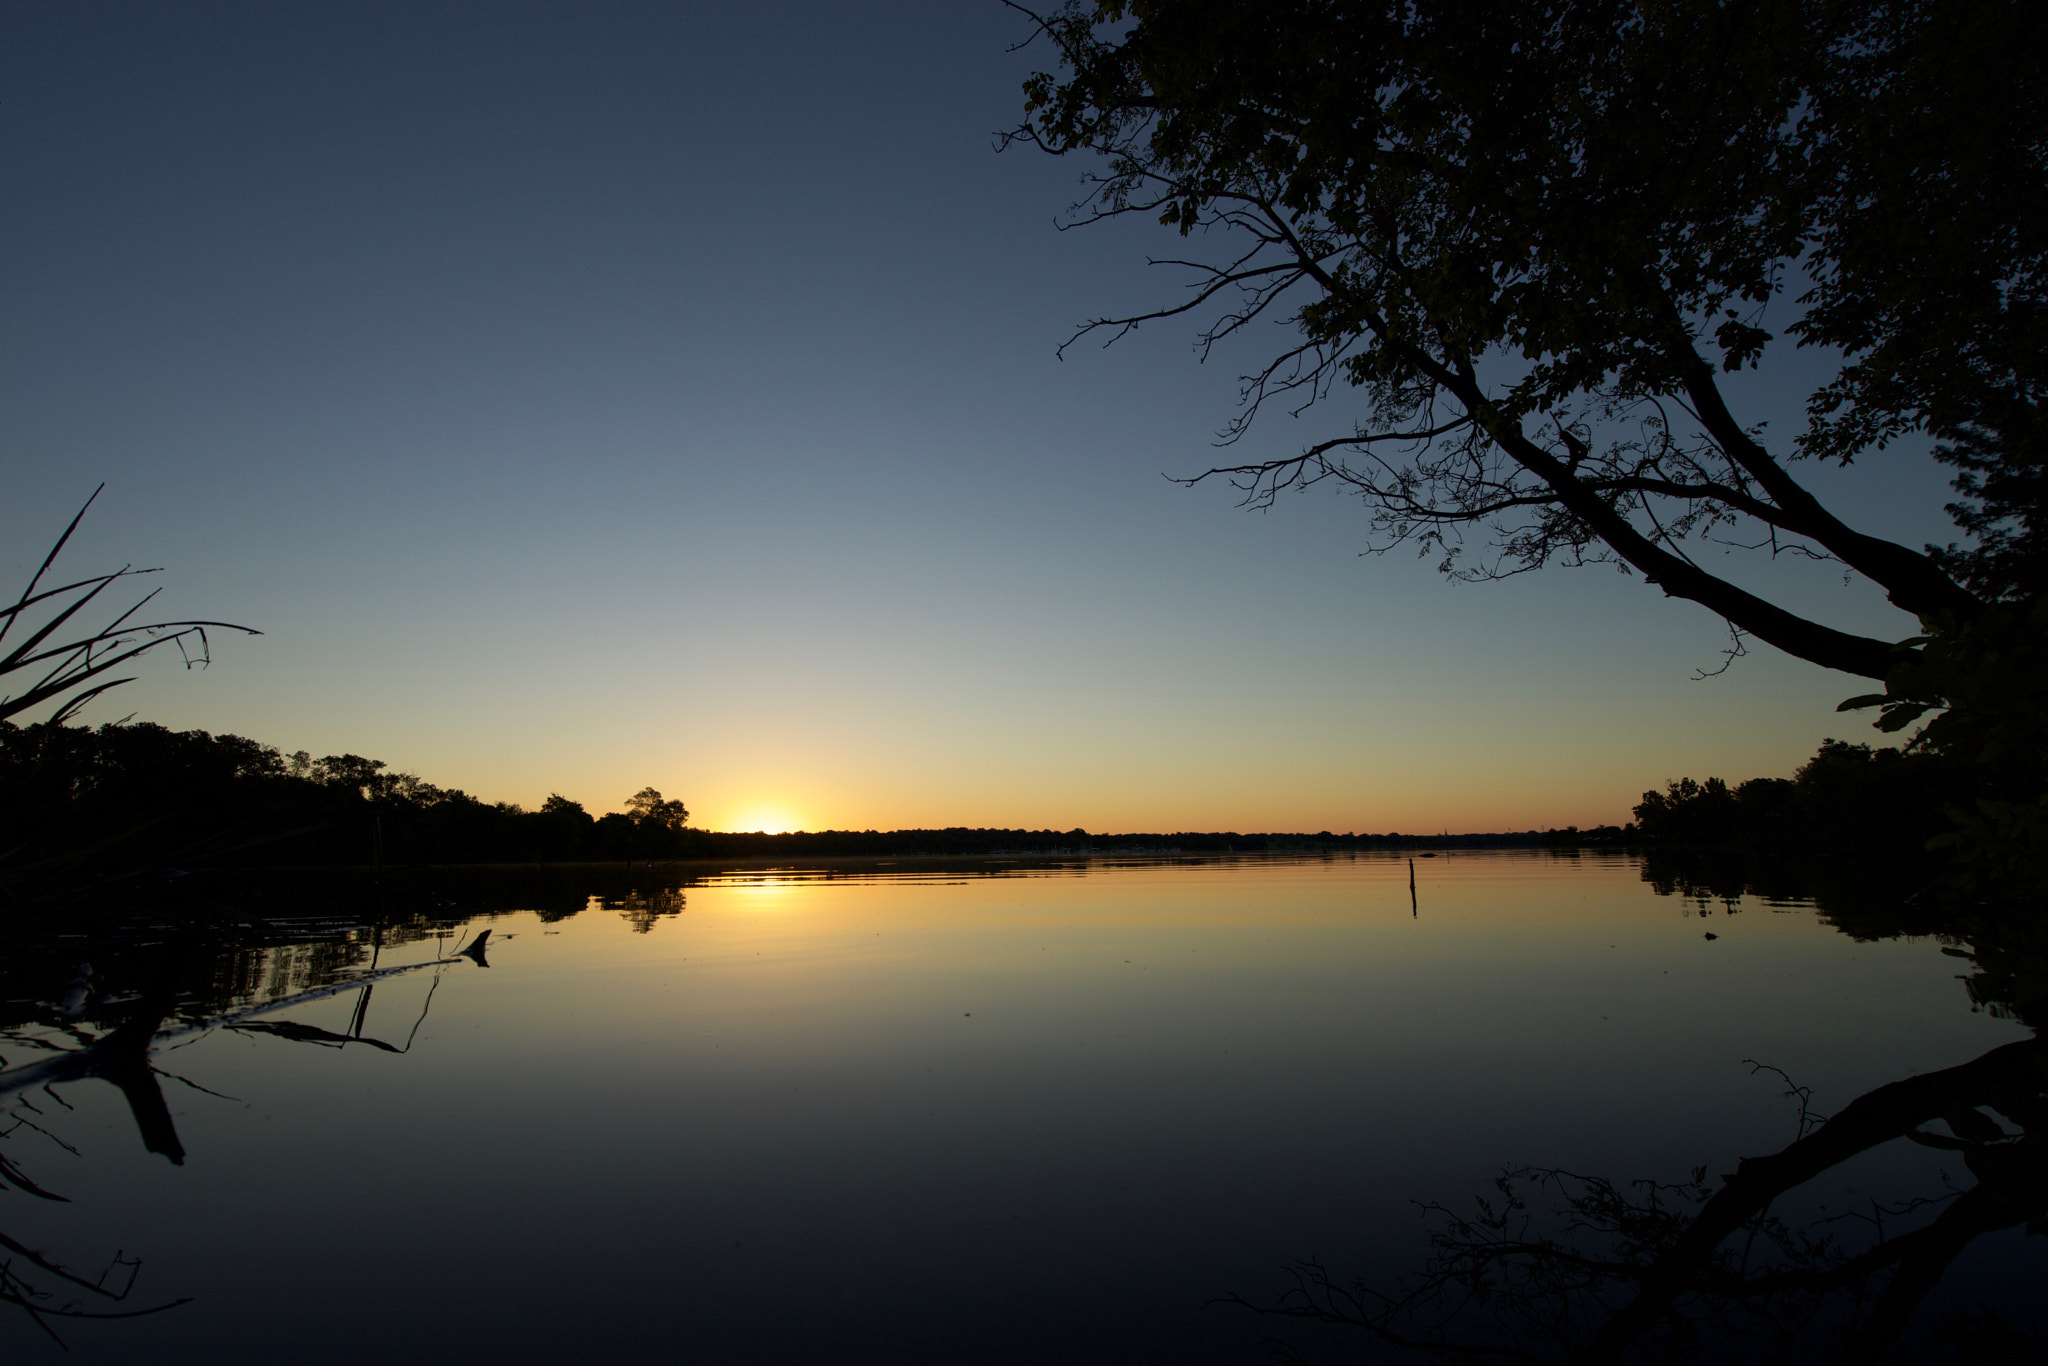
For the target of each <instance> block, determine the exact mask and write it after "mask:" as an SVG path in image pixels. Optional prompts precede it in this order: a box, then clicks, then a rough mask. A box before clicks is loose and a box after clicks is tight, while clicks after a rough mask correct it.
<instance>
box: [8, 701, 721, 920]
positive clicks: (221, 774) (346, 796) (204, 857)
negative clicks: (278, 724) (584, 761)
mask: <svg viewBox="0 0 2048 1366" xmlns="http://www.w3.org/2000/svg"><path fill="white" fill-rule="evenodd" d="M688 819H689V812H688V810H687V809H686V808H685V807H684V805H683V803H681V802H680V801H675V800H671V799H666V798H664V797H663V796H662V794H661V793H660V792H658V791H656V790H655V789H653V788H651V787H649V788H643V789H642V790H641V791H640V792H638V793H635V794H634V795H633V796H632V797H630V798H628V799H627V801H626V810H625V811H624V812H622V813H613V814H610V815H606V816H601V817H593V816H592V815H591V814H590V813H589V812H588V811H586V810H585V809H584V808H583V806H582V805H581V804H580V803H578V802H574V801H571V800H569V799H568V798H566V797H563V796H560V795H555V796H550V797H549V798H548V799H547V801H545V802H544V803H542V804H541V807H540V809H539V810H538V811H528V810H526V809H524V808H523V807H521V806H519V805H517V804H516V803H512V802H485V801H482V800H479V799H478V798H476V797H472V796H471V795H470V794H468V793H467V792H464V791H462V790H461V789H460V788H443V787H438V786H436V785H434V784H433V783H430V782H427V781H426V780H424V779H422V778H419V777H417V776H415V775H413V774H410V773H402V772H397V771H394V770H392V769H391V768H390V767H389V766H388V765H386V764H385V763H384V762H383V761H382V760H378V759H365V758H363V757H362V756H360V755H356V754H330V755H326V756H324V757H321V758H317V759H316V758H314V757H313V756H312V755H310V754H308V753H306V752H305V751H303V750H302V751H300V752H298V753H296V754H290V755H287V754H284V753H282V752H281V751H280V750H278V749H277V748H276V747H275V746H271V745H265V744H262V743H259V742H258V741H255V740H250V739H246V738H244V737H242V736H239V735H212V734H209V733H208V732H206V731H203V730H188V731H173V730H170V729H168V728H167V727H164V726H160V725H155V724H152V723H147V722H144V723H140V724H132V725H131V724H114V725H103V726H100V727H98V728H88V727H82V726H65V725H35V726H23V727H17V726H12V725H4V724H0V881H6V880H11V879H14V878H17V877H24V876H25V877H29V878H31V879H33V878H35V877H36V876H38V875H40V874H57V875H64V874H67V873H69V872H75V871H88V872H98V873H120V872H128V871H134V870H138V869H143V868H153V867H157V866H161V865H163V864H176V865H179V866H201V865H210V866H227V865H235V866H269V867H276V866H287V865H329V866H334V865H344V866H345V865H360V864H377V863H384V864H429V863H489V862H531V861H537V860H538V861H556V860H586V859H653V858H676V857H683V856H687V855H688V854H689V853H690V852H691V851H692V848H693V845H692V838H693V837H694V836H695V835H696V834H697V832H694V831H691V830H690V829H689V828H688Z"/></svg>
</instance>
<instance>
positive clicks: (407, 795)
mask: <svg viewBox="0 0 2048 1366" xmlns="http://www.w3.org/2000/svg"><path fill="white" fill-rule="evenodd" d="M625 807H626V809H625V810H624V811H623V812H615V813H612V814H609V815H604V816H592V815H591V814H590V812H588V811H587V810H585V809H584V807H583V805H582V804H581V803H579V802H575V801H572V800H570V799H569V798H567V797H564V796H561V795H559V794H557V795H553V796H550V797H549V798H548V799H547V800H546V801H545V802H543V803H542V804H541V806H540V809H539V810H537V811H530V810H527V809H525V808H523V807H521V806H519V805H517V804H516V803H512V802H486V801H482V800H480V799H478V798H476V797H473V796H471V795H470V794H469V793H467V792H464V791H462V790H461V789H460V788H444V787H439V786H436V785H435V784H433V783H431V782H428V781H426V780H425V779H423V778H420V777H418V776H416V775H414V774H411V773H405V772H400V771H397V770H394V769H392V768H391V767H390V766H388V765H387V764H385V763H384V762H383V761H382V760H378V759H366V758H364V757H362V756H361V755H357V754H330V755H325V756H322V757H319V758H315V757H313V756H312V755H311V754H309V753H307V752H306V751H303V750H302V751H299V752H298V753H295V754H286V753H284V752H283V751H281V750H279V749H278V748H277V747H275V746H272V745H266V744H262V743H260V742H258V741H255V740H250V739H247V738H245V737H243V736H239V735H214V734H210V733H208V732H206V731H203V730H188V731H173V730H171V729H169V728H167V727H164V726H161V725H156V724H153V723H148V722H143V723H136V724H125V723H122V724H111V725H103V726H99V727H97V728H92V727H83V726H68V725H51V724H44V725H32V726H14V725H11V724H5V723H0V884H4V883H10V882H13V881H16V880H19V879H22V878H28V879H30V880H34V879H35V878H37V877H39V876H43V875H55V876H69V875H72V874H75V873H79V872H85V873H87V874H92V875H102V876H106V875H120V874H124V873H133V872H142V871H153V870H156V869H159V868H162V867H164V866H166V865H169V866H176V867H181V868H197V867H272V868H274V867H288V866H299V867H307V866H327V867H355V866H365V865H379V864H381V865H385V866H421V865H431V864H462V863H536V862H548V863H554V862H602V861H611V860H654V859H686V858H783V857H789V858H821V857H822V858H829V857H863V856H866V857H876V856H879V857H890V856H898V855H902V856H915V855H921V854H928V855H991V854H994V855H1002V854H1020V855H1039V856H1043V855H1058V854H1063V853H1073V854H1083V853H1113V852H1120V851H1121V852H1132V853H1135V852H1162V851H1166V850H1178V851H1182V852H1187V853H1219V852H1223V853H1229V852H1239V853H1257V852H1264V851H1273V850H1282V849H1286V850H1304V849H1307V850H1318V849H1319V850H1331V851H1339V850H1359V849H1389V848H1431V847H1446V846H1451V845H1456V846H1460V847H1472V846H1475V845H1477V846H1496V847H1503V848H1507V847H1526V846H1533V845H1535V844H1537V843H1538V842H1539V841H1540V840H1541V838H1542V836H1541V835H1540V834H1539V832H1537V831H1533V830H1531V831H1525V832H1519V833H1508V834H1494V835H1449V834H1442V835H1410V834H1400V833H1387V834H1358V835H1354V834H1336V833H1333V832H1331V831H1328V830H1322V831H1316V832H1313V833H1307V832H1297V833H1265V834H1241V833H1238V832H1235V831H1223V832H1200V833H1191V832H1178V833H1136V834H1120V835H1102V834H1091V833H1090V832H1088V831H1086V830H1082V829H1070V830H1013V829H989V828H970V827H965V826H951V827H947V828H945V829H919V830H888V831H882V830H826V831H798V832H794V833H787V834H766V833H760V832H753V833H747V832H730V833H722V832H716V831H709V830H699V829H695V828H693V827H691V826H690V824H689V815H690V813H689V810H688V809H687V807H685V805H684V804H683V803H682V802H681V801H678V800H675V799H673V798H666V797H664V796H663V795H662V794H661V793H660V792H659V791H657V790H655V789H654V788H652V787H648V788H643V789H641V790H640V791H639V792H637V793H635V794H633V796H631V797H630V798H628V799H627V800H626V802H625Z"/></svg>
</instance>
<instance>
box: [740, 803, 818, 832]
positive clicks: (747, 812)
mask: <svg viewBox="0 0 2048 1366" xmlns="http://www.w3.org/2000/svg"><path fill="white" fill-rule="evenodd" d="M729 828H730V829H733V830H758V831H760V832H761V833H762V834H765V835H786V834H788V833H789V832H790V831H792V830H801V829H803V828H804V826H803V822H802V821H801V820H800V819H798V818H797V817H796V816H795V815H794V814H793V813H791V812H790V811H788V810H786V809H785V808H783V807H779V806H750V807H743V808H741V810H740V812H739V814H738V815H736V816H734V817H733V819H732V824H731V826H730V827H729Z"/></svg>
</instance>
